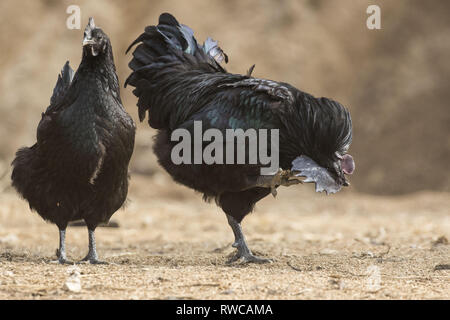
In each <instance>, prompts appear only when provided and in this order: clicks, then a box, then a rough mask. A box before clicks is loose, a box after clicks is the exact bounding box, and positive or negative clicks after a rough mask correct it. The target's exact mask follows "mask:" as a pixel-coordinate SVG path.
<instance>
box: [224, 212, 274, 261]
mask: <svg viewBox="0 0 450 320" xmlns="http://www.w3.org/2000/svg"><path fill="white" fill-rule="evenodd" d="M227 219H228V224H229V225H230V227H231V229H232V230H233V233H234V243H233V245H232V246H233V248H236V249H237V253H236V254H235V255H234V256H233V257H232V258H231V259H230V260H229V261H228V263H233V262H235V261H238V260H241V261H242V262H244V263H249V262H253V263H268V262H272V260H270V259H265V258H260V257H257V256H255V255H253V253H252V252H251V251H250V249H249V247H248V245H247V241H245V237H244V233H243V232H242V228H241V224H240V223H238V222H237V221H236V220H235V219H234V218H233V217H232V216H230V215H228V214H227Z"/></svg>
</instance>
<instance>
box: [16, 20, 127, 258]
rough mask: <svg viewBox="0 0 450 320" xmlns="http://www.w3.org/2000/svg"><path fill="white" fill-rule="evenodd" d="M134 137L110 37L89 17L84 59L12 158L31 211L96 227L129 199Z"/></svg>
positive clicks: (63, 223) (61, 81) (63, 79)
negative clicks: (32, 135) (34, 139)
mask: <svg viewBox="0 0 450 320" xmlns="http://www.w3.org/2000/svg"><path fill="white" fill-rule="evenodd" d="M134 137H135V124H134V122H133V120H132V119H131V117H130V116H129V115H128V114H127V113H126V111H125V110H124V108H123V106H122V102H121V99H120V92H119V81H118V78H117V75H116V70H115V66H114V60H113V55H112V48H111V43H110V40H109V38H108V36H107V35H106V34H105V33H104V32H103V31H102V30H101V29H99V28H96V27H95V25H94V22H93V20H90V23H89V25H88V27H86V31H85V38H84V43H83V58H82V61H81V64H80V66H79V68H78V70H77V72H76V73H75V75H74V72H73V70H72V69H71V68H70V66H69V62H67V63H66V65H65V66H64V68H63V70H62V72H61V75H59V77H58V81H57V83H56V86H55V88H54V90H53V95H52V97H51V99H50V106H49V107H48V108H47V110H46V111H45V112H44V113H43V114H42V119H41V121H40V123H39V125H38V128H37V142H36V143H35V144H34V145H33V146H32V147H30V148H22V149H20V150H19V151H18V152H17V154H16V158H15V159H14V161H13V163H12V166H13V172H12V184H13V186H14V187H15V188H16V190H17V191H18V192H19V193H20V195H21V196H22V197H23V198H25V199H26V200H27V201H28V203H29V205H30V208H31V209H33V210H35V211H36V212H37V213H38V214H39V215H40V216H41V217H42V218H44V219H45V220H47V221H50V222H52V223H54V224H56V225H57V226H58V228H59V229H60V230H65V229H66V227H67V224H68V222H70V221H73V220H78V219H84V220H85V222H86V224H87V226H88V229H89V230H90V231H91V232H93V231H94V230H95V228H96V227H97V225H98V224H100V223H102V222H106V221H108V220H109V218H110V217H111V216H112V215H113V213H114V212H116V211H117V210H118V209H119V208H120V207H121V206H122V205H123V203H124V201H125V199H126V196H127V192H128V164H129V161H130V158H131V155H132V153H133V147H134ZM90 249H92V248H90ZM94 249H95V248H94ZM90 251H91V250H90ZM90 253H92V254H93V252H90ZM63 258H65V257H63ZM63 258H61V257H60V260H61V261H62V262H64V261H63V260H64V259H63ZM90 260H92V261H94V260H96V257H93V256H91V257H90ZM92 261H91V262H92Z"/></svg>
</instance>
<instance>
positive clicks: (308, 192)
mask: <svg viewBox="0 0 450 320" xmlns="http://www.w3.org/2000/svg"><path fill="white" fill-rule="evenodd" d="M0 203H1V206H0V299H170V298H177V299H347V298H350V299H354V298H355V299H412V298H417V299H449V298H450V270H448V269H446V268H448V265H449V264H450V245H449V244H448V241H447V239H449V238H450V215H449V208H450V197H449V194H446V193H419V194H412V195H409V196H404V197H395V198H389V197H374V196H366V195H360V194H355V193H354V192H352V191H351V189H350V190H348V191H345V192H341V194H338V195H336V196H332V197H325V196H323V195H318V194H314V193H313V192H312V187H311V186H295V187H291V188H289V189H286V188H284V189H283V190H280V192H279V195H278V198H277V199H273V198H267V199H265V200H263V201H261V202H260V203H259V206H258V207H257V209H256V211H255V213H254V214H252V215H250V216H248V217H247V218H246V219H245V220H244V224H243V226H244V230H245V233H246V235H247V238H248V240H249V244H250V247H251V248H252V249H253V250H254V251H255V252H256V253H258V254H260V255H262V256H266V257H271V258H273V259H274V260H275V261H274V263H272V264H265V265H242V264H232V265H228V264H227V263H226V262H227V259H228V258H229V257H230V256H231V254H232V253H233V249H232V248H231V247H230V244H231V241H232V233H231V230H230V229H229V227H228V225H227V223H226V219H225V216H224V214H223V213H222V212H221V210H220V209H219V208H217V207H216V206H215V204H207V203H204V202H203V201H201V197H200V195H198V194H195V193H194V192H192V191H191V190H188V189H186V188H184V187H182V186H177V185H175V184H173V183H172V182H171V181H170V180H169V178H168V177H167V176H166V175H165V174H162V173H157V174H156V175H154V176H153V177H152V178H148V177H143V176H134V177H133V180H132V186H131V190H130V201H129V203H128V205H127V207H126V209H125V210H123V211H120V212H117V213H116V215H114V216H113V219H112V220H113V221H114V222H117V223H118V224H119V228H99V229H98V231H97V241H98V244H97V246H98V250H99V254H100V256H101V258H103V259H104V260H106V261H108V262H109V263H110V264H109V265H107V266H102V265H101V266H91V265H86V264H81V265H77V266H76V267H75V269H74V267H73V266H61V265H58V264H55V263H52V260H54V259H55V249H56V246H57V242H58V234H57V229H56V227H55V226H53V225H51V224H46V223H44V222H43V221H42V220H41V218H40V217H38V216H37V215H36V214H35V213H30V211H29V209H28V207H27V204H26V203H25V202H24V201H22V200H20V199H19V198H18V197H17V196H16V195H15V194H14V193H13V192H12V190H6V191H5V192H4V193H3V194H2V195H1V196H0ZM87 240H88V239H87V231H86V229H85V228H82V227H71V228H69V229H68V235H67V246H68V256H69V258H71V259H73V260H78V259H80V258H82V257H83V256H84V254H86V251H87ZM446 265H447V266H446ZM77 270H78V271H79V273H80V274H79V276H78V279H79V280H80V283H81V291H79V292H72V291H69V290H67V289H65V288H64V285H65V283H66V281H67V279H71V278H70V274H73V273H75V274H76V272H77ZM76 277H77V276H75V278H76Z"/></svg>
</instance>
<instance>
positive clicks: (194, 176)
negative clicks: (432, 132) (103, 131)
mask: <svg viewBox="0 0 450 320" xmlns="http://www.w3.org/2000/svg"><path fill="white" fill-rule="evenodd" d="M136 44H139V45H138V46H137V47H136V49H135V50H134V52H133V59H132V60H131V62H130V63H129V67H130V68H131V69H132V70H133V72H132V73H131V75H130V76H129V77H128V79H127V81H126V83H125V85H127V84H130V85H132V86H133V87H135V89H134V90H133V93H134V95H135V96H136V97H138V99H139V100H138V103H137V106H138V108H139V117H140V120H141V121H143V120H144V119H145V117H146V114H147V112H148V117H149V120H148V122H149V124H150V126H151V127H153V128H155V129H158V133H157V136H156V142H155V145H154V151H155V153H156V155H157V157H158V160H159V163H160V164H161V165H162V166H163V167H164V169H165V170H166V171H167V172H168V173H169V174H170V175H171V176H172V178H173V179H174V180H175V181H177V182H179V183H181V184H184V185H186V186H188V187H190V188H192V189H194V190H197V191H199V192H201V193H203V194H204V197H205V198H208V199H210V198H213V199H215V200H216V203H217V204H218V205H219V206H220V207H221V208H222V209H223V211H224V212H225V213H226V215H227V218H228V223H229V225H230V226H231V228H232V230H233V233H234V236H235V242H234V244H233V247H235V248H237V254H236V255H235V256H234V257H233V258H232V259H231V261H235V260H238V259H239V260H243V261H244V262H267V261H269V260H268V259H263V258H259V257H256V256H254V255H253V254H252V252H251V250H250V249H249V248H248V246H247V243H246V240H245V238H244V235H243V232H242V229H241V225H240V223H241V221H242V219H243V218H244V217H245V216H246V215H247V214H248V213H250V212H251V211H252V210H253V207H254V205H255V203H256V202H257V201H259V200H261V199H262V198H264V197H266V196H267V195H269V194H270V193H272V194H274V195H275V194H276V188H277V187H278V186H280V185H283V186H289V185H293V184H297V183H300V182H315V183H316V191H326V192H327V193H335V192H337V191H339V190H340V189H341V187H342V186H346V185H348V183H347V180H346V178H345V174H351V173H352V172H353V169H354V162H353V159H352V157H351V156H350V155H349V154H347V150H348V148H349V146H350V143H351V140H352V123H351V118H350V114H349V112H348V111H347V110H346V109H345V108H344V107H343V106H341V105H340V104H339V103H337V102H335V101H332V100H330V99H327V98H319V99H318V98H314V97H313V96H311V95H309V94H307V93H304V92H302V91H300V90H298V89H296V88H294V87H292V86H291V85H289V84H287V83H280V82H275V81H271V80H264V79H257V78H253V77H251V71H252V69H253V68H252V69H250V71H249V73H248V74H247V75H238V74H230V73H227V72H226V71H225V69H223V68H222V66H221V65H220V62H221V61H223V60H225V61H227V56H226V55H225V54H224V53H223V51H222V50H221V49H220V48H219V47H218V46H217V43H216V42H215V41H213V40H212V39H210V38H208V39H207V40H206V42H205V43H204V44H203V45H199V44H198V43H197V41H196V40H195V38H194V33H193V31H192V30H191V29H190V28H189V27H187V26H185V25H181V24H179V23H178V21H177V20H176V19H175V18H174V17H173V16H172V15H170V14H168V13H164V14H162V15H161V16H160V18H159V24H158V25H157V26H148V27H146V28H145V32H144V33H143V34H141V35H140V36H139V37H138V38H137V39H136V40H135V41H134V42H133V43H132V44H131V46H130V48H129V49H128V50H130V49H131V48H132V47H133V46H135V45H136ZM198 123H201V126H202V129H203V130H208V129H214V130H216V132H217V131H220V132H222V133H224V134H223V135H222V136H226V131H227V130H230V129H233V130H237V129H242V131H244V130H245V131H247V130H249V129H255V130H261V129H262V130H278V133H279V148H272V147H270V146H269V147H268V150H267V151H269V152H268V153H267V154H270V153H271V152H274V153H276V155H277V156H279V165H280V167H281V168H280V169H279V170H278V171H275V172H274V173H273V174H266V173H264V174H262V173H261V172H262V171H261V169H262V167H264V165H265V163H264V161H262V159H261V158H259V160H258V161H257V162H256V163H250V162H248V161H246V162H244V163H240V164H239V163H233V164H229V163H228V164H227V163H225V162H223V161H222V162H220V161H219V162H214V163H206V162H203V163H199V162H198V161H197V162H195V161H194V162H192V161H191V162H186V161H184V162H181V163H179V162H178V160H177V161H174V159H173V150H174V147H175V146H177V145H178V142H177V141H176V140H175V139H173V137H172V135H173V133H174V132H175V131H176V130H177V129H183V130H187V131H188V132H189V133H190V134H191V136H194V140H196V137H195V134H196V130H197V129H196V124H197V125H198ZM245 131H244V132H245ZM206 140H208V139H204V140H203V142H204V143H203V145H202V146H201V149H200V151H204V152H206V151H207V150H208V149H207V148H209V145H208V144H207V143H205V142H206ZM271 141H272V140H271ZM215 143H217V141H215ZM220 143H222V142H219V144H220ZM230 143H231V144H232V145H233V144H234V149H233V148H231V150H236V149H237V147H239V143H238V141H237V140H234V141H232V140H227V141H225V140H224V141H223V150H228V149H227V146H228V144H230ZM191 146H192V150H194V152H195V149H196V146H195V142H192V145H191ZM257 146H258V148H261V147H260V145H259V144H257ZM246 148H247V149H248V150H250V147H246ZM277 149H278V152H277ZM227 152H228V151H227ZM188 153H189V154H190V152H188ZM248 154H249V153H247V155H248ZM257 154H260V153H259V152H257ZM227 155H228V154H227ZM184 156H185V154H183V157H184ZM233 156H235V155H232V156H231V159H232V158H233ZM187 157H189V156H187ZM191 157H192V154H191ZM194 158H195V156H194ZM223 158H226V156H225V152H223ZM248 158H249V157H248V156H247V158H246V160H248ZM194 160H195V159H194ZM277 169H278V168H277ZM298 177H304V178H306V179H305V180H303V181H302V180H299V179H298Z"/></svg>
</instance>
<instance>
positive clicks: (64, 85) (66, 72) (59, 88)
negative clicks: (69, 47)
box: [50, 61, 74, 105]
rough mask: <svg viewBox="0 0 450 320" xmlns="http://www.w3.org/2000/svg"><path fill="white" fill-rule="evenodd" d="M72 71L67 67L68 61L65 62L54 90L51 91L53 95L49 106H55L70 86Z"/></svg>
mask: <svg viewBox="0 0 450 320" xmlns="http://www.w3.org/2000/svg"><path fill="white" fill-rule="evenodd" d="M73 76H74V71H73V70H72V68H71V67H70V65H69V61H67V62H66V64H65V65H64V67H63V68H62V70H61V74H60V75H58V80H57V81H56V85H55V88H54V89H53V95H52V97H51V98H50V105H56V104H57V103H58V102H60V101H61V99H62V98H63V97H64V95H65V94H66V92H67V89H68V88H69V86H70V84H71V83H72V80H73Z"/></svg>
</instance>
